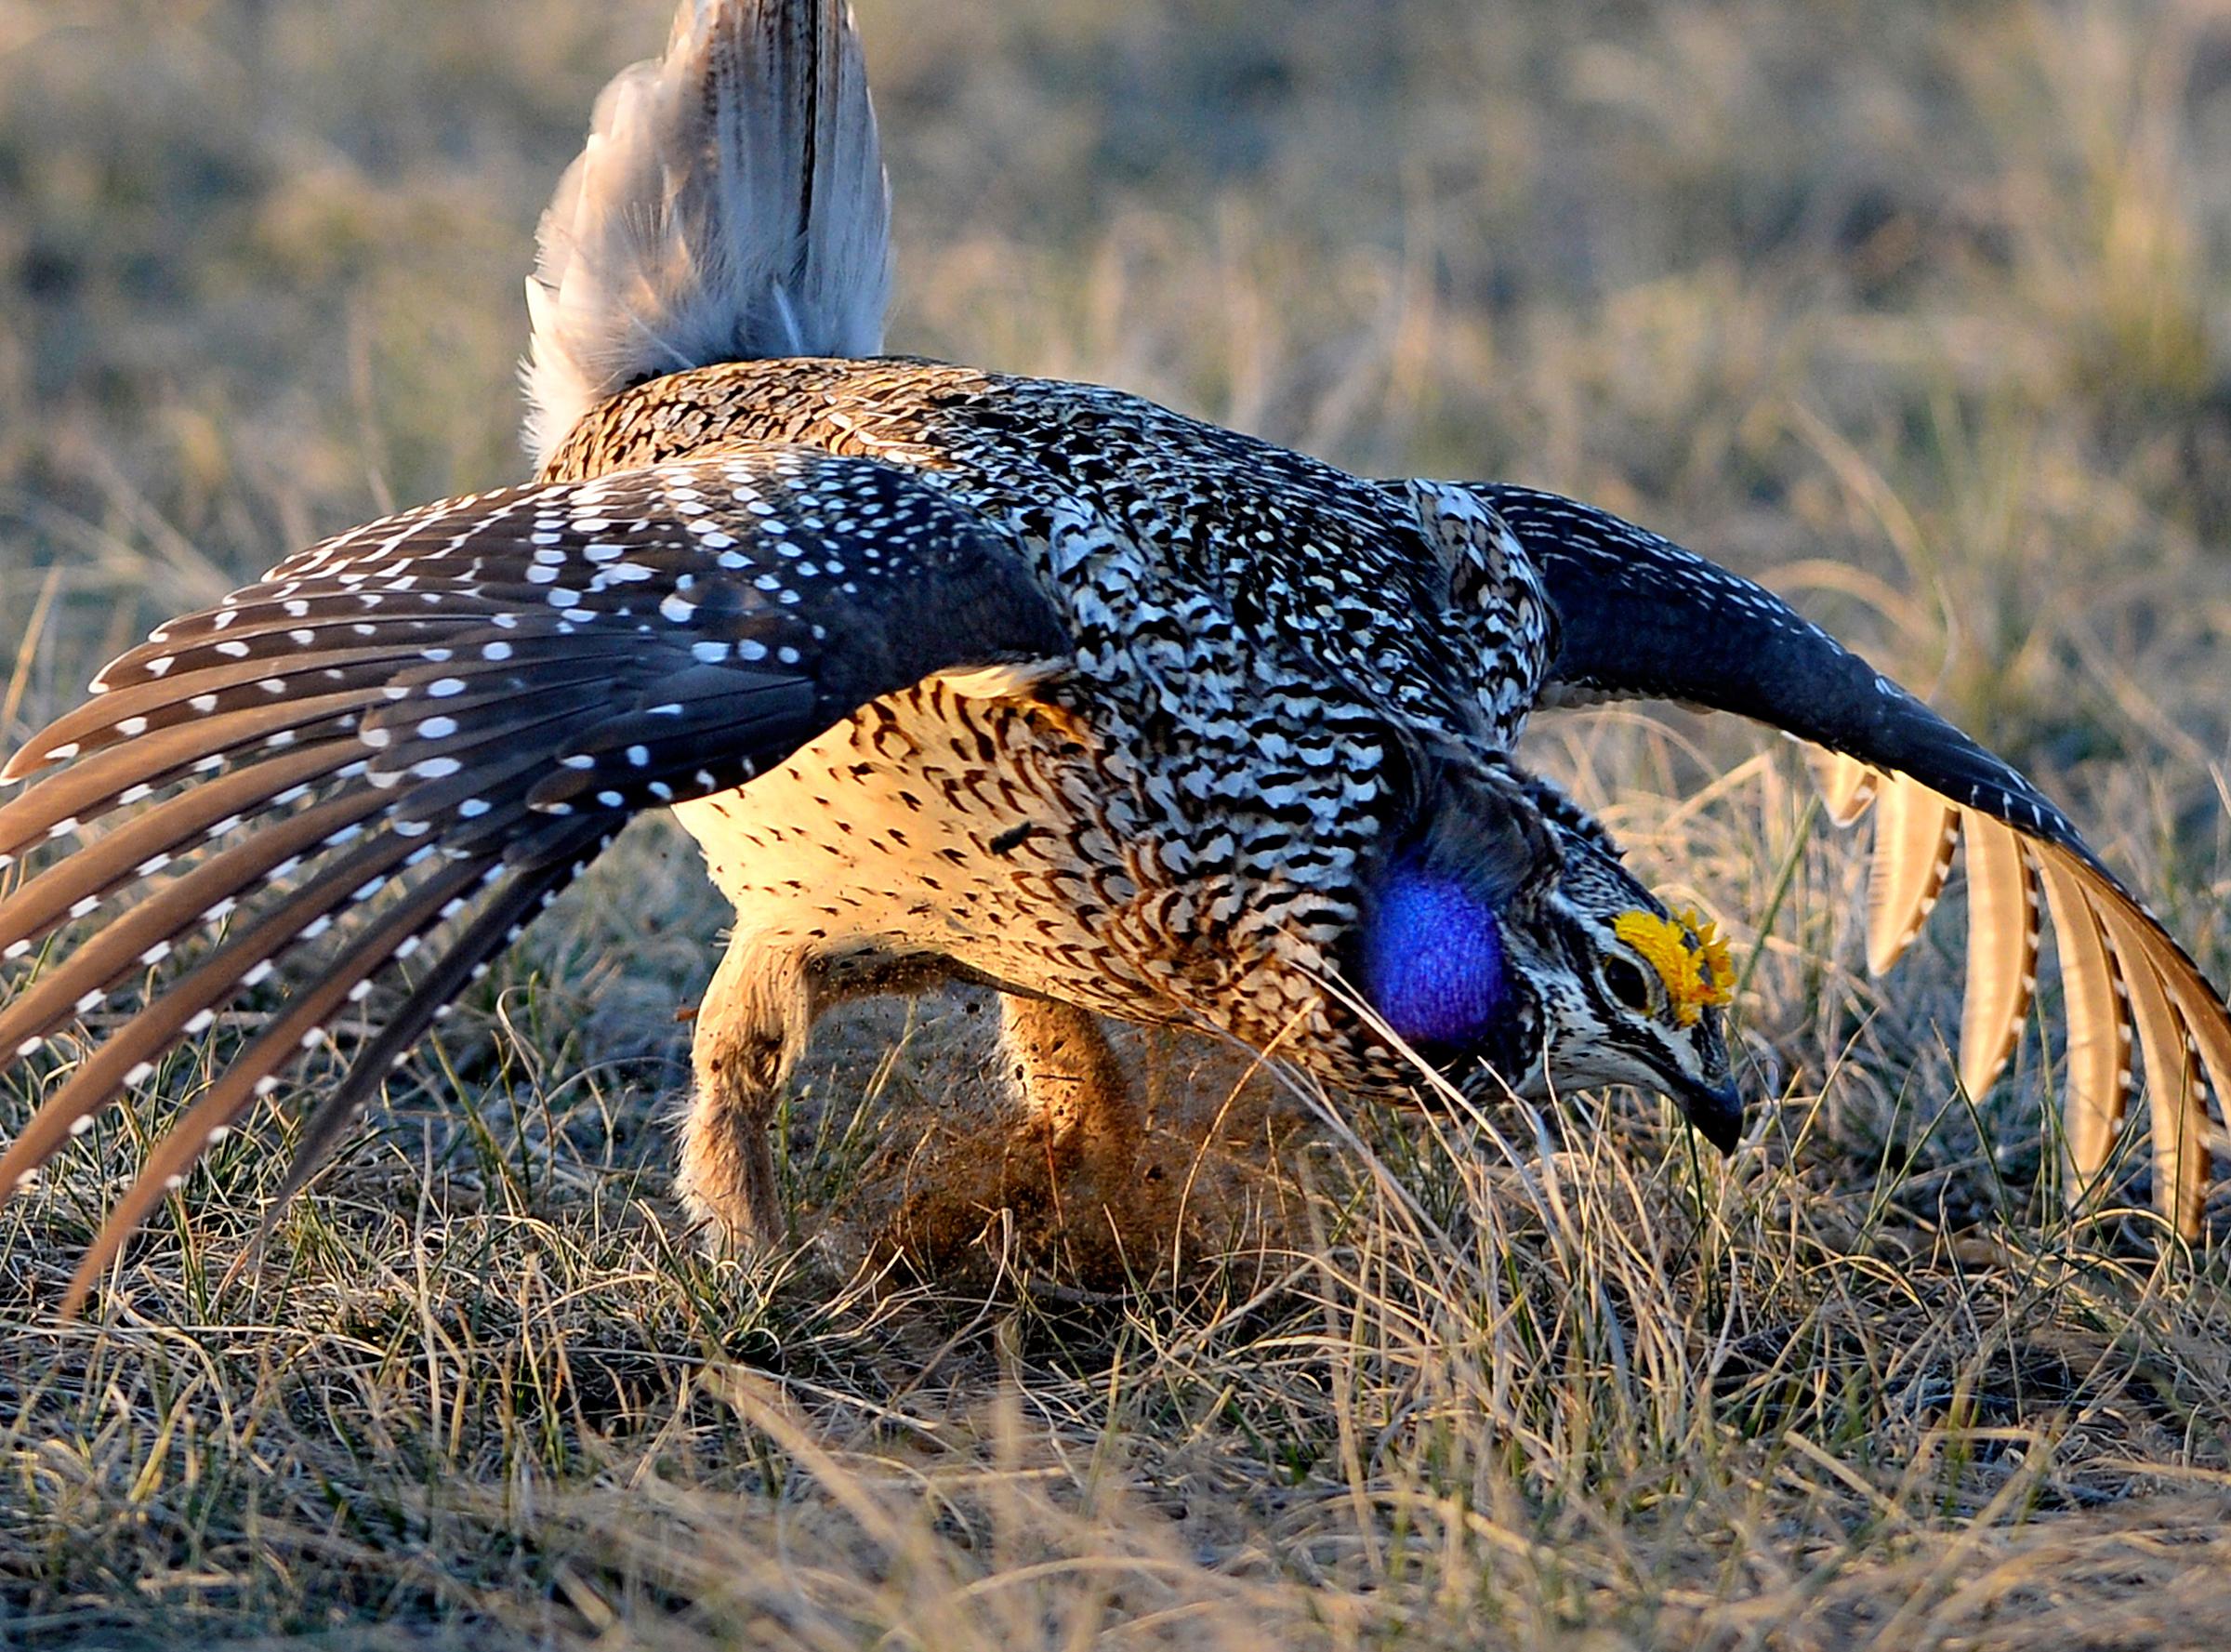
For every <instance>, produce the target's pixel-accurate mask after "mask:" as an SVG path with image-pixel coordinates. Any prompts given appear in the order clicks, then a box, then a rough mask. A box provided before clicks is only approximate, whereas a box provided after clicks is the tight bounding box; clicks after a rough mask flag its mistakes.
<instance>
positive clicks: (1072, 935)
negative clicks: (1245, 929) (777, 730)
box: [675, 675, 1177, 1019]
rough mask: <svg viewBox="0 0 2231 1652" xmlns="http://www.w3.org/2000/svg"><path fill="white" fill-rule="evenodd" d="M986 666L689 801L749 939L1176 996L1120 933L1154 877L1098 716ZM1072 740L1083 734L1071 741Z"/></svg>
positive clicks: (1076, 986)
mask: <svg viewBox="0 0 2231 1652" xmlns="http://www.w3.org/2000/svg"><path fill="white" fill-rule="evenodd" d="M1003 686H1005V685H1004V684H1003V683H1002V682H1001V681H999V680H998V679H997V678H994V677H989V676H982V675H980V676H979V677H978V678H973V679H966V680H932V681H929V682H926V683H923V684H919V685H917V687H915V688H912V689H909V690H906V691H905V692H904V693H902V694H896V695H892V696H890V697H889V698H886V699H883V700H879V701H877V702H876V703H875V704H873V705H871V706H869V707H866V708H865V709H864V710H863V711H861V712H860V713H859V714H858V715H857V716H855V717H853V718H851V720H847V721H845V722H843V723H840V724H838V726H837V727H835V728H833V729H831V730H829V731H828V733H825V734H823V735H822V736H821V737H820V738H819V739H817V740H815V741H813V742H812V744H811V745H809V746H807V747H804V748H803V749H801V750H800V751H799V752H798V753H797V754H796V755H795V756H794V757H792V758H791V760H789V761H788V762H787V763H785V764H784V766H783V767H782V768H781V769H779V770H774V771H771V772H769V773H766V774H763V775H761V776H760V777H759V779H757V780H755V781H753V782H752V783H751V784H750V785H749V786H746V787H744V788H742V789H740V790H736V791H731V792H723V793H720V794H719V795H717V796H714V797H710V798H705V799H701V800H696V801H693V802H689V803H684V804H680V805H678V806H677V808H676V809H675V814H676V816H677V818H679V819H680V822H681V823H682V825H683V826H685V827H686V828H687V829H688V830H689V832H690V833H691V835H692V836H693V837H694V838H696V839H697V841H698V842H699V844H700V845H702V846H703V848H704V851H705V856H706V866H707V868H708V869H709V870H710V872H711V874H712V876H713V879H714V881H715V882H716V883H718V884H719V887H720V889H721V891H722V892H723V893H725V894H726V895H727V896H728V898H729V899H730V901H732V902H733V904H734V905H735V908H736V923H735V937H736V944H738V945H755V946H759V947H763V948H765V949H767V950H768V951H770V952H771V953H774V954H778V955H789V956H797V955H804V956H807V957H810V958H814V959H815V960H817V961H818V962H819V963H820V964H822V965H823V966H824V968H825V970H826V971H827V972H828V975H829V976H830V978H831V979H832V980H833V981H835V982H838V983H841V982H842V981H843V979H844V977H845V976H846V974H847V973H848V972H866V971H873V970H875V969H877V968H878V967H880V966H884V965H888V964H892V963H897V962H902V961H910V960H917V959H925V958H946V959H950V960H952V961H954V962H957V963H958V964H961V965H963V966H965V967H966V968H968V969H969V970H971V971H975V972H976V973H978V974H980V975H982V976H984V977H986V978H988V979H990V980H992V981H995V982H998V983H1004V984H1009V985H1017V986H1021V987H1023V988H1026V989H1035V990H1038V991H1045V992H1049V993H1054V994H1057V995H1058V996H1061V997H1063V998H1069V999H1071V1000H1072V1001H1076V1002H1079V1003H1083V1004H1085V1005H1087V1006H1088V1007H1089V1008H1093V1009H1097V1010H1100V1011H1102V1012H1104V1013H1108V1014H1114V1015H1121V1016H1126V1017H1129V1018H1131V1019H1155V1018H1158V1017H1157V1014H1156V1011H1157V1010H1160V1012H1161V1013H1163V1014H1169V1013H1176V1012H1177V1011H1175V1010H1174V1007H1170V1008H1167V1009H1164V1008H1162V1007H1161V1006H1159V1005H1158V1004H1157V1002H1156V1000H1157V998H1158V997H1159V995H1157V994H1155V991H1154V989H1153V988H1152V987H1151V986H1149V985H1147V983H1146V981H1145V980H1144V978H1143V976H1142V974H1140V973H1139V972H1138V971H1136V970H1135V969H1133V968H1132V967H1130V966H1129V965H1127V964H1126V962H1125V961H1124V959H1123V958H1122V957H1121V956H1120V952H1119V951H1117V950H1114V949H1112V948H1111V945H1110V925H1109V923H1108V922H1107V920H1106V918H1105V916H1103V915H1106V914H1113V913H1115V912H1119V911H1121V910H1123V909H1125V908H1127V907H1129V906H1132V905H1135V904H1136V903H1137V902H1138V900H1139V888H1138V885H1137V883H1136V881H1135V880H1134V879H1133V878H1132V877H1131V875H1130V873H1129V871H1128V870H1127V868H1126V866H1124V864H1123V859H1122V857H1121V856H1120V855H1119V854H1118V853H1117V852H1116V851H1115V845H1114V842H1113V840H1112V839H1111V837H1110V835H1109V834H1108V833H1107V832H1106V830H1105V829H1104V828H1103V827H1102V825H1101V824H1100V822H1099V821H1098V820H1096V819H1095V818H1094V817H1093V815H1092V813H1091V812H1090V811H1091V809H1092V805H1093V802H1094V800H1096V799H1097V798H1099V797H1100V796H1101V795H1102V792H1103V790H1104V786H1102V787H1095V786H1092V785H1091V784H1090V782H1089V779H1088V776H1087V774H1086V773H1085V770H1084V765H1083V763H1082V762H1081V760H1080V753H1079V751H1078V744H1079V743H1080V742H1083V741H1087V740H1089V734H1086V733H1082V732H1081V731H1079V730H1077V729H1076V728H1075V727H1074V726H1073V725H1071V724H1070V723H1069V722H1068V720H1066V718H1065V717H1064V716H1063V714H1062V713H1061V712H1059V711H1056V710H1054V709H1052V708H1050V707H1045V706H1043V705H1039V704H1036V703H1035V702H1026V701H1021V700H1014V699H1006V698H980V697H976V696H975V695H973V694H966V693H963V692H961V691H962V690H963V689H969V690H976V689H993V690H997V689H999V688H1001V687H1003ZM1064 747H1066V751H1064Z"/></svg>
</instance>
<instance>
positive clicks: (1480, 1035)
mask: <svg viewBox="0 0 2231 1652" xmlns="http://www.w3.org/2000/svg"><path fill="white" fill-rule="evenodd" d="M1361 963H1362V966H1363V987H1364V992H1365V995H1366V997H1367V998H1369V999H1370V1000H1371V1006H1372V1008H1373V1009H1375V1010H1377V1011H1379V1012H1380V1015H1382V1016H1383V1017H1385V1018H1386V1023H1387V1024H1388V1025H1389V1026H1391V1027H1393V1029H1394V1030H1395V1031H1396V1032H1397V1033H1399V1034H1401V1035H1402V1037H1403V1038H1404V1039H1405V1040H1406V1041H1407V1042H1408V1043H1409V1044H1411V1045H1413V1046H1414V1047H1416V1048H1417V1049H1419V1050H1420V1051H1459V1050H1469V1049H1475V1048H1478V1047H1480V1046H1482V1045H1485V1044H1490V1043H1493V1042H1495V1041H1496V1034H1497V1033H1498V1030H1499V1028H1500V1026H1501V1024H1502V1022H1503V1020H1504V1018H1505V1016H1506V1013H1507V1012H1508V1011H1509V1009H1510V1004H1511V982H1510V977H1509V974H1508V971H1507V968H1506V965H1505V963H1504V958H1503V939H1502V935H1501V932H1499V931H1498V929H1497V928H1496V922H1495V915H1494V914H1493V913H1492V912H1490V911H1489V910H1488V909H1487V907H1486V906H1485V905H1484V904H1483V903H1482V902H1481V900H1480V898H1479V897H1478V896H1477V895H1476V894H1474V893H1473V892H1472V891H1471V890H1470V889H1468V888H1466V887H1465V886H1464V884H1463V883H1462V882H1461V881H1459V879H1455V878H1451V877H1447V876H1446V875H1443V874H1439V873H1434V872H1431V871H1426V870H1423V869H1420V868H1412V867H1402V866H1397V867H1395V868H1394V869H1393V871H1391V872H1390V873H1389V875H1388V878H1387V881H1386V883H1385V884H1384V886H1382V888H1381V889H1380V896H1379V903H1378V906H1377V909H1376V910H1375V911H1374V912H1373V913H1372V915H1371V919H1370V922H1369V925H1368V927H1367V928H1366V930H1365V932H1364V945H1363V952H1362V958H1361Z"/></svg>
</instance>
